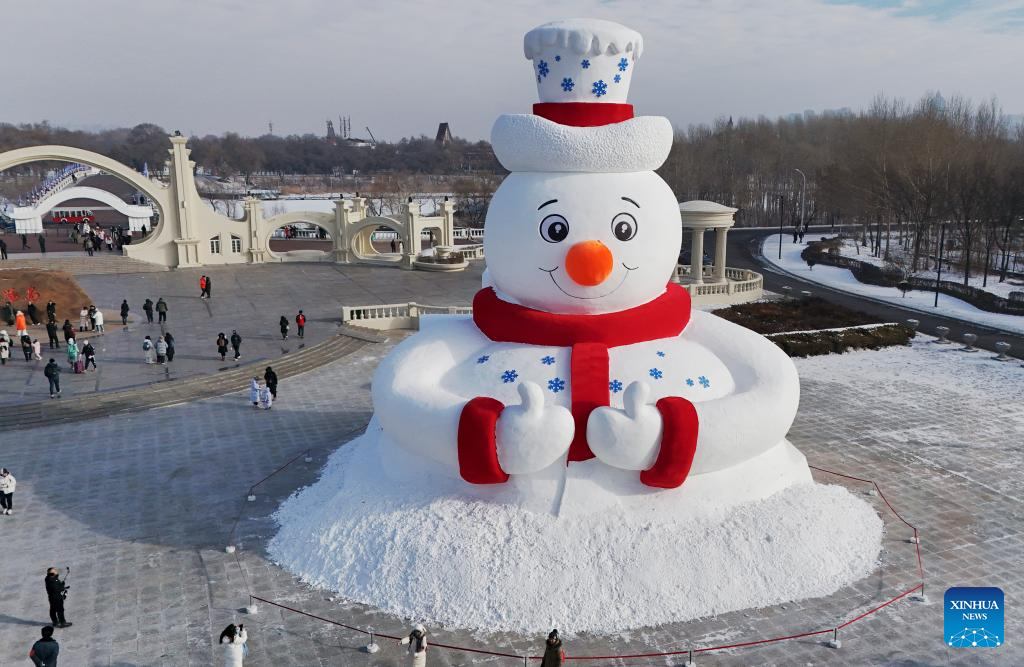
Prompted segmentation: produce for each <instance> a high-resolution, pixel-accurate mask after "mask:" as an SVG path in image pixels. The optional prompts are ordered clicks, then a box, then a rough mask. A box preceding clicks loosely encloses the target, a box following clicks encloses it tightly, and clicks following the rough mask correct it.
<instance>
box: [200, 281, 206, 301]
mask: <svg viewBox="0 0 1024 667" xmlns="http://www.w3.org/2000/svg"><path fill="white" fill-rule="evenodd" d="M199 298H200V299H205V298H206V276H199Z"/></svg>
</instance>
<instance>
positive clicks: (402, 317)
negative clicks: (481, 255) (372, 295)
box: [341, 303, 473, 331]
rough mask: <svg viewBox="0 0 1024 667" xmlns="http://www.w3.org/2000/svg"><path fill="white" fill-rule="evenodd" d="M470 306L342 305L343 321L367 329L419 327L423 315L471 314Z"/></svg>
mask: <svg viewBox="0 0 1024 667" xmlns="http://www.w3.org/2000/svg"><path fill="white" fill-rule="evenodd" d="M472 313H473V308H472V307H470V306H430V305H426V304H421V303H389V304H384V305H380V306H342V308H341V323H342V324H350V325H353V326H358V327H365V328H367V329H379V330H382V331H386V330H388V329H419V328H420V316H421V315H471V314H472Z"/></svg>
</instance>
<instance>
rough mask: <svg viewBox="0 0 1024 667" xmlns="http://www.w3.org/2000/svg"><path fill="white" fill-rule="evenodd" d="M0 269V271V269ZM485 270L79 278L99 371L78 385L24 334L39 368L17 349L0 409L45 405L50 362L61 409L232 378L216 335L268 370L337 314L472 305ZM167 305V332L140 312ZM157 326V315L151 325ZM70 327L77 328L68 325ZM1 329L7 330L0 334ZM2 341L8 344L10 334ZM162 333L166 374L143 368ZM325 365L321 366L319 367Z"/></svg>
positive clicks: (297, 269) (5, 369) (1, 378)
mask: <svg viewBox="0 0 1024 667" xmlns="http://www.w3.org/2000/svg"><path fill="white" fill-rule="evenodd" d="M2 268H3V264H2V263H0V269H2ZM482 270H483V267H482V263H480V262H474V263H472V264H471V266H470V268H469V269H467V270H466V271H464V272H460V273H427V272H423V271H398V270H395V269H394V268H390V267H372V266H348V265H338V264H327V263H324V264H304V263H289V264H261V265H253V266H249V265H245V266H233V267H206V268H203V269H179V270H176V271H168V272H159V273H135V274H105V275H79V276H76V279H77V280H78V283H79V284H80V285H81V287H82V289H83V290H85V292H86V294H88V295H89V296H90V297H91V298H92V303H94V304H95V305H96V307H98V308H100V309H101V310H103V311H104V313H105V315H106V327H107V330H108V333H107V334H105V335H103V336H97V337H96V338H94V339H93V346H94V347H95V348H96V361H97V366H98V370H97V371H95V372H93V371H90V372H88V373H85V374H84V375H75V374H73V373H71V372H69V371H68V370H67V368H68V366H67V362H66V358H67V357H66V351H65V348H64V345H63V335H61V336H60V338H61V349H60V350H52V351H51V350H49V349H47V344H46V339H47V336H46V328H45V327H44V326H42V325H39V326H37V327H31V328H30V335H32V336H33V337H35V338H39V339H40V342H42V343H43V359H42V361H33V362H25V361H24V358H23V357H22V354H21V348H20V347H17V346H15V347H14V348H13V349H12V351H11V352H12V355H11V360H9V361H8V363H7V364H6V365H5V366H2V367H0V405H13V404H23V403H33V402H37V401H46V400H48V397H49V389H48V384H47V381H46V378H45V377H44V376H43V367H44V366H45V365H46V361H47V360H48V359H49V358H50V357H54V358H56V359H57V361H58V362H60V363H61V364H62V367H63V368H64V369H65V372H64V373H63V374H62V375H61V389H62V395H63V396H64V398H65V399H67V398H70V397H75V396H83V395H87V394H92V393H96V392H104V391H110V390H116V389H130V388H142V387H145V386H146V385H149V384H152V383H157V382H167V381H175V380H181V379H186V380H187V378H190V377H196V376H200V375H208V374H214V373H218V372H221V371H224V370H227V369H232V368H235V367H236V366H237V365H238V364H236V363H235V362H234V361H232V358H231V357H232V353H231V350H230V348H229V349H228V357H227V361H226V362H221V361H220V357H219V356H218V355H217V349H216V344H215V341H216V339H217V334H218V333H220V332H224V333H225V334H226V335H227V336H230V335H231V330H232V329H237V330H238V333H239V335H241V336H242V348H241V349H242V358H241V360H240V363H242V364H250V363H253V362H261V363H266V364H268V365H272V364H273V363H274V362H275V361H276V360H279V359H281V358H282V357H283V356H284V355H287V354H289V353H291V352H295V351H298V350H302V349H304V347H306V346H311V345H315V344H317V343H319V342H322V341H324V340H326V339H327V338H329V337H330V336H333V335H334V334H336V333H337V331H338V326H339V324H340V322H341V307H342V306H343V305H345V306H358V305H372V304H378V303H404V302H408V301H418V302H420V303H428V304H437V305H454V304H469V303H470V302H471V300H472V297H473V294H474V293H475V292H476V290H477V289H479V287H480V273H481V271H482ZM202 274H206V275H209V276H211V277H212V278H213V298H212V299H205V300H204V299H200V298H199V276H200V275H202ZM147 297H148V298H150V299H152V300H153V302H154V303H155V302H156V301H157V299H159V298H160V297H163V298H164V299H165V300H166V301H167V304H168V307H169V312H168V315H167V323H166V324H164V325H163V326H161V325H160V324H159V323H154V324H148V323H147V322H146V316H145V313H144V312H143V311H142V304H143V302H144V301H145V300H146V298H147ZM122 299H127V300H128V304H129V306H130V307H131V309H132V311H131V315H130V318H131V319H130V321H129V324H128V327H127V328H126V329H122V328H121V320H120V317H119V315H118V313H119V311H120V307H121V300H122ZM299 309H302V310H303V311H304V312H305V314H306V317H307V322H306V337H305V338H304V339H299V338H298V337H297V336H296V335H295V331H296V329H295V315H296V314H297V313H298V311H299ZM282 315H284V316H285V317H287V318H288V320H289V322H290V324H291V331H290V333H289V337H288V339H287V340H282V338H281V334H280V329H279V326H278V322H279V320H280V317H281V316H282ZM155 317H156V316H155V315H154V318H155ZM72 323H73V324H75V325H76V328H77V324H78V322H77V321H74V322H72ZM0 328H3V327H0ZM7 329H8V333H11V334H13V330H12V329H11V327H7ZM163 331H170V332H171V333H172V334H173V335H174V341H175V351H176V354H175V357H174V361H173V362H172V363H170V364H168V365H167V366H158V365H151V366H147V365H146V364H145V363H143V354H142V340H143V338H144V337H145V336H147V335H149V336H152V338H153V340H154V341H155V340H156V339H157V337H158V336H159V335H160V334H161V333H162V332H163ZM325 361H327V360H325Z"/></svg>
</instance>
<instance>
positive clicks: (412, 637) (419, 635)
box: [398, 623, 427, 667]
mask: <svg viewBox="0 0 1024 667" xmlns="http://www.w3.org/2000/svg"><path fill="white" fill-rule="evenodd" d="M398 643H399V644H408V645H409V662H408V665H409V667H426V665H427V629H426V628H425V627H423V625H422V624H419V623H418V624H417V625H416V627H415V628H413V629H412V632H410V633H409V636H408V637H403V638H402V639H400V640H398Z"/></svg>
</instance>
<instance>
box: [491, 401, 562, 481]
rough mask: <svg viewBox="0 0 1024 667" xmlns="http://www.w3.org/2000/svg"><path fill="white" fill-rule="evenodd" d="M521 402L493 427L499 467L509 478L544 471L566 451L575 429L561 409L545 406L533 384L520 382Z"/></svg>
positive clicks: (506, 410)
mask: <svg viewBox="0 0 1024 667" xmlns="http://www.w3.org/2000/svg"><path fill="white" fill-rule="evenodd" d="M519 395H520V396H521V397H522V399H523V402H522V403H521V404H520V405H510V406H508V407H506V408H505V409H504V410H503V411H502V412H501V417H499V418H498V423H497V425H496V426H495V440H496V444H497V448H498V463H499V464H501V469H502V470H504V471H505V472H507V473H508V474H510V475H522V474H525V473H531V472H537V471H538V470H543V469H544V468H547V467H548V466H549V465H551V464H552V463H554V462H555V461H556V460H557V459H558V458H559V457H561V456H564V455H565V453H566V452H567V451H569V445H570V444H572V436H573V433H574V432H575V430H576V425H575V423H574V422H573V419H572V413H571V412H569V411H568V410H566V409H565V408H563V407H562V406H560V405H544V392H543V391H542V390H541V388H540V386H539V385H537V384H535V383H533V382H520V383H519Z"/></svg>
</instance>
